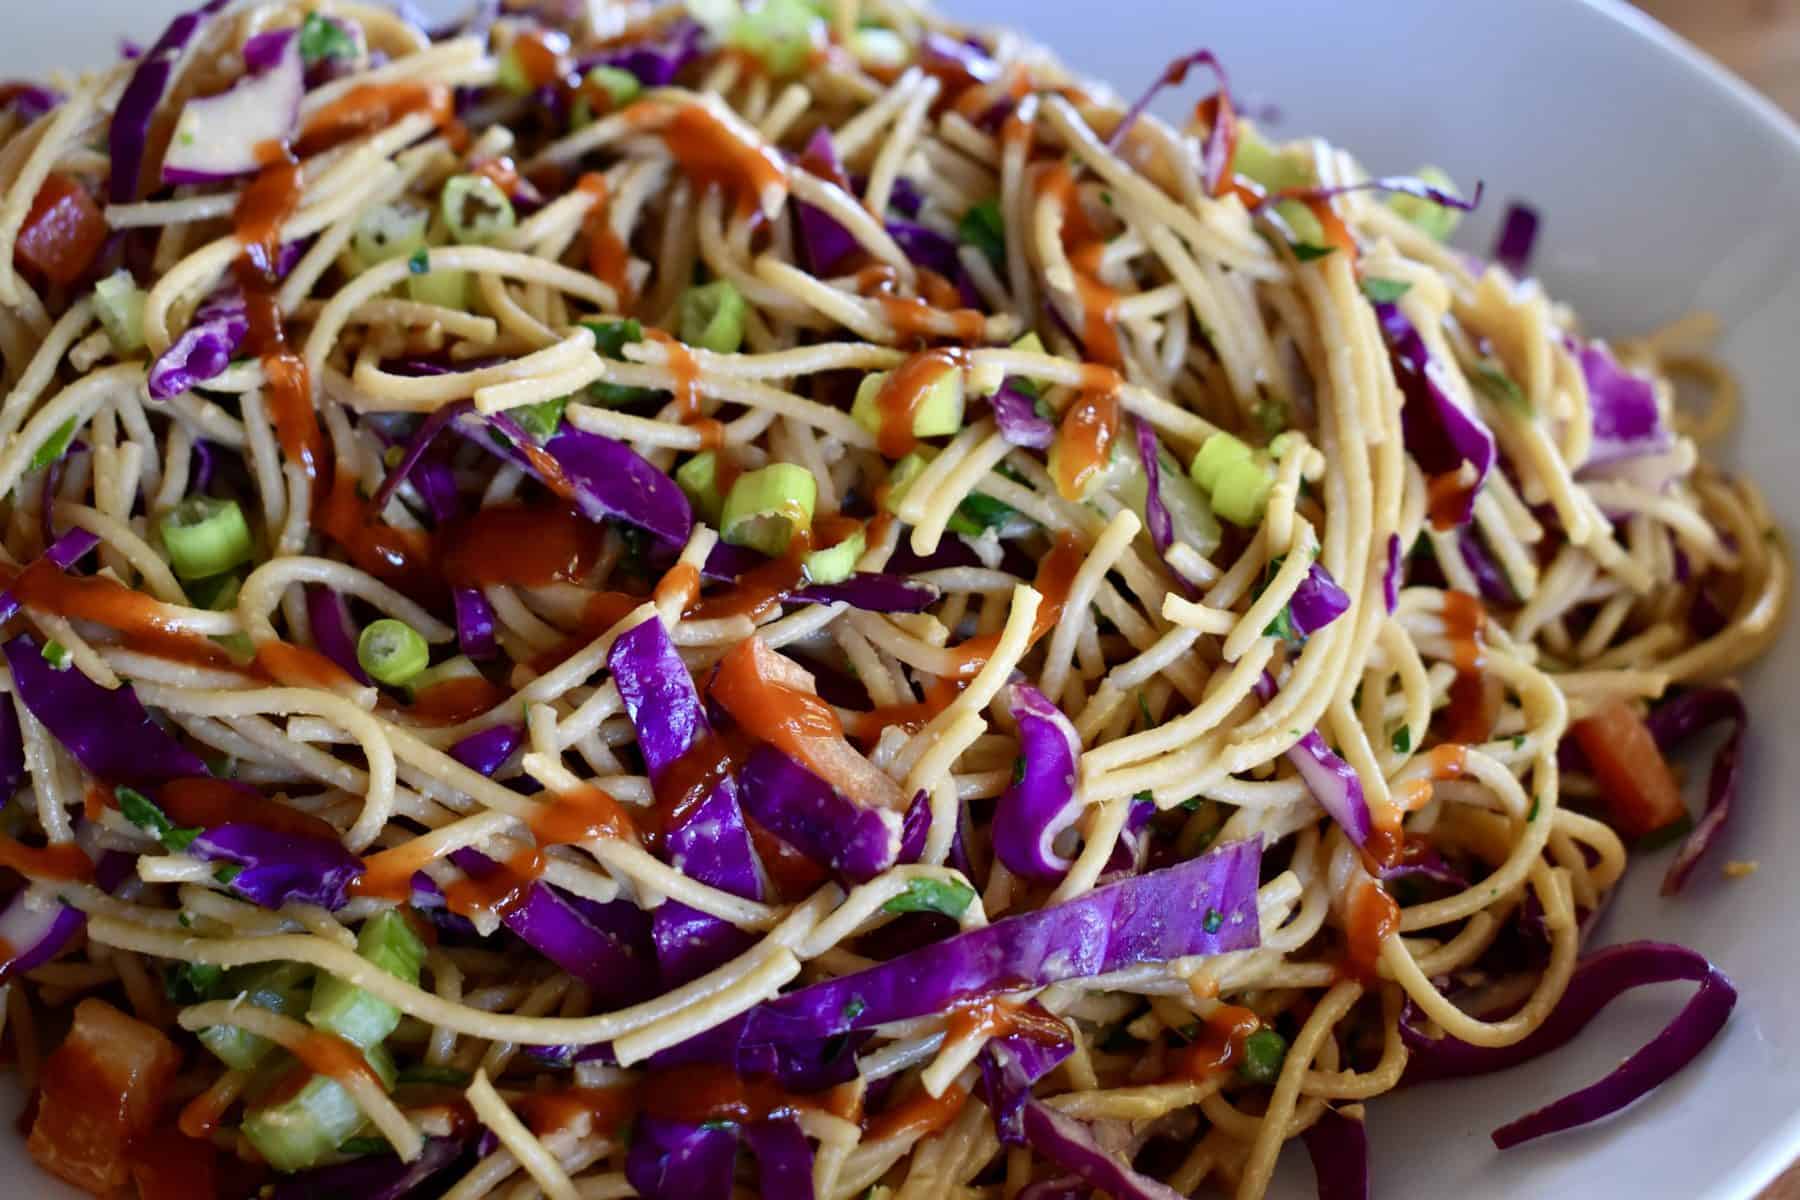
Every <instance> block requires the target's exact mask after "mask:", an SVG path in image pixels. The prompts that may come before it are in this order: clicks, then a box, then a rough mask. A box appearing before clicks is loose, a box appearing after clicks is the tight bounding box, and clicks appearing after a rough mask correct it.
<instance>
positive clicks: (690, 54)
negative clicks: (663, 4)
mask: <svg viewBox="0 0 1800 1200" xmlns="http://www.w3.org/2000/svg"><path fill="white" fill-rule="evenodd" d="M704 38H705V30H703V29H702V28H701V27H700V26H699V25H698V24H696V23H695V22H693V21H690V20H688V19H687V18H685V17H684V18H682V19H681V20H679V21H676V22H674V23H673V24H671V25H670V26H669V28H668V29H667V30H665V31H664V32H663V34H662V36H660V37H657V38H653V39H651V40H649V41H643V42H635V43H633V44H631V45H629V46H623V47H620V48H617V49H611V50H607V51H605V52H604V53H602V54H599V55H596V56H594V57H591V58H584V59H582V60H581V61H580V62H579V63H577V64H576V70H577V71H578V72H580V73H581V74H584V75H585V74H586V73H587V72H588V71H589V70H591V69H592V68H594V67H617V68H618V69H619V70H621V71H625V72H628V73H629V74H631V75H634V76H636V77H637V81H638V82H639V83H641V84H643V85H644V86H645V87H667V86H668V85H669V84H671V83H673V82H674V81H675V77H676V76H677V75H679V74H681V71H682V68H684V67H686V66H687V65H688V64H689V63H691V62H693V61H694V60H695V59H697V58H699V57H700V54H701V49H702V48H701V42H702V41H703V40H704Z"/></svg>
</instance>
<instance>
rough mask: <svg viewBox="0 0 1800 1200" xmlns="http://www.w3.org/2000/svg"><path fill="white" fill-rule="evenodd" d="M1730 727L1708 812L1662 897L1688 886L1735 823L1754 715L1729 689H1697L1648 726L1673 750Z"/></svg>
mask: <svg viewBox="0 0 1800 1200" xmlns="http://www.w3.org/2000/svg"><path fill="white" fill-rule="evenodd" d="M1720 723H1726V724H1729V725H1730V726H1731V730H1730V732H1729V733H1727V734H1726V735H1725V741H1724V743H1723V744H1721V745H1720V746H1719V750H1718V753H1717V754H1715V755H1714V756H1713V763H1712V770H1711V772H1710V773H1709V774H1708V775H1707V778H1706V811H1705V812H1704V813H1703V814H1702V815H1701V817H1700V820H1699V821H1697V822H1695V824H1694V828H1693V829H1692V830H1690V831H1689V832H1688V835H1687V836H1686V837H1685V838H1683V839H1682V840H1681V848H1680V849H1679V850H1677V851H1676V852H1675V861H1674V862H1673V863H1671V864H1669V870H1668V873H1667V874H1665V875H1664V876H1663V882H1662V894H1663V895H1665V896H1673V895H1675V894H1677V893H1678V892H1680V891H1681V889H1682V888H1683V887H1684V886H1685V885H1686V884H1687V881H1688V876H1689V875H1691V874H1692V873H1693V870H1694V866H1695V864H1697V863H1698V862H1699V861H1700V857H1701V855H1703V854H1705V853H1706V851H1707V849H1708V848H1709V847H1711V845H1712V844H1713V842H1714V841H1715V840H1716V839H1717V838H1718V836H1719V832H1720V830H1722V829H1723V828H1724V827H1725V822H1726V821H1727V820H1729V819H1730V817H1731V810H1732V806H1733V804H1734V803H1735V802H1736V800H1737V793H1738V786H1739V783H1740V778H1741V768H1742V765H1743V757H1744V734H1745V732H1746V731H1748V730H1749V728H1750V713H1749V711H1748V710H1747V709H1746V708H1745V707H1744V698H1743V697H1742V696H1741V695H1739V694H1738V693H1737V692H1736V691H1733V690H1732V689H1731V688H1725V687H1709V688H1697V689H1695V690H1694V691H1691V692H1683V693H1682V694H1681V695H1679V696H1676V697H1674V698H1673V699H1671V700H1668V701H1665V702H1664V703H1662V704H1659V705H1657V706H1656V707H1655V708H1653V709H1651V710H1650V716H1649V718H1648V719H1647V720H1646V721H1645V724H1647V725H1648V726H1649V727H1650V733H1651V735H1652V736H1654V737H1655V738H1656V744H1657V746H1658V747H1660V748H1662V749H1665V750H1667V749H1670V748H1672V747H1674V746H1676V745H1679V744H1680V743H1681V742H1683V741H1686V740H1687V739H1688V738H1689V737H1690V736H1692V735H1693V734H1694V733H1696V732H1698V731H1699V730H1701V729H1705V728H1709V727H1711V726H1713V725H1717V724H1720Z"/></svg>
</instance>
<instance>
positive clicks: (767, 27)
mask: <svg viewBox="0 0 1800 1200" xmlns="http://www.w3.org/2000/svg"><path fill="white" fill-rule="evenodd" d="M824 33H825V22H824V21H823V20H821V19H820V17H819V14H818V12H817V11H816V10H814V9H813V7H812V6H811V5H809V4H807V3H806V2H805V0H764V3H763V4H762V5H761V6H760V7H758V8H756V9H755V10H753V11H750V12H746V13H744V14H743V15H742V16H740V17H738V19H737V20H736V21H734V22H733V23H732V25H731V30H730V32H729V33H728V34H727V35H726V39H725V40H726V42H727V44H728V45H731V46H735V47H736V48H738V49H739V50H744V51H747V52H749V53H750V54H752V55H755V56H756V58H757V59H758V60H759V61H760V62H761V63H762V65H763V66H764V67H765V68H767V70H768V72H769V74H771V75H773V76H776V77H777V78H779V77H782V76H787V75H797V74H799V73H800V72H801V71H802V70H804V69H805V68H806V64H807V63H808V62H809V61H811V59H812V54H813V50H814V48H815V47H817V46H818V45H819V44H820V43H821V42H822V40H823V37H824Z"/></svg>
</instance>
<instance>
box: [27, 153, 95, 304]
mask: <svg viewBox="0 0 1800 1200" xmlns="http://www.w3.org/2000/svg"><path fill="white" fill-rule="evenodd" d="M105 241H106V218H105V217H103V216H101V215H100V208H99V206H98V205H97V204H95V203H94V198H93V197H92V196H89V195H88V194H87V189H86V188H84V187H82V186H81V184H80V183H78V182H76V181H75V180H74V179H72V178H70V177H69V176H67V175H63V174H60V173H56V174H52V175H51V176H50V177H49V178H48V179H46V180H44V186H43V187H40V188H39V189H38V194H37V196H36V197H35V198H34V199H33V200H32V202H31V211H30V212H29V213H27V214H26V216H25V224H24V225H23V226H21V227H20V229H19V237H18V241H17V242H16V243H15V244H14V246H13V257H14V258H15V259H17V260H18V262H19V264H20V265H21V266H26V267H30V268H31V269H32V270H34V271H36V272H37V273H38V274H40V275H42V276H43V277H44V278H46V279H48V280H50V282H52V283H60V284H65V285H66V284H71V283H74V282H75V281H76V280H77V279H80V278H81V277H82V276H83V275H85V274H87V270H88V268H89V267H91V266H92V265H93V263H94V259H95V257H96V256H97V255H98V254H99V253H100V247H101V245H102V244H103V243H105Z"/></svg>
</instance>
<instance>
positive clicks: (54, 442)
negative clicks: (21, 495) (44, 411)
mask: <svg viewBox="0 0 1800 1200" xmlns="http://www.w3.org/2000/svg"><path fill="white" fill-rule="evenodd" d="M74 440H75V418H74V417H70V418H69V419H68V420H67V421H64V422H63V423H62V424H61V425H60V426H58V427H57V430H56V432H55V433H53V434H51V435H50V436H49V438H48V439H46V440H45V442H44V444H43V445H41V446H39V447H38V448H37V453H36V454H33V455H32V456H31V469H32V470H33V471H41V470H43V469H44V468H45V467H47V466H49V465H50V464H51V463H53V462H55V461H56V460H57V459H59V458H61V457H62V456H63V455H64V454H66V453H68V450H69V443H70V442H72V441H74Z"/></svg>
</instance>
